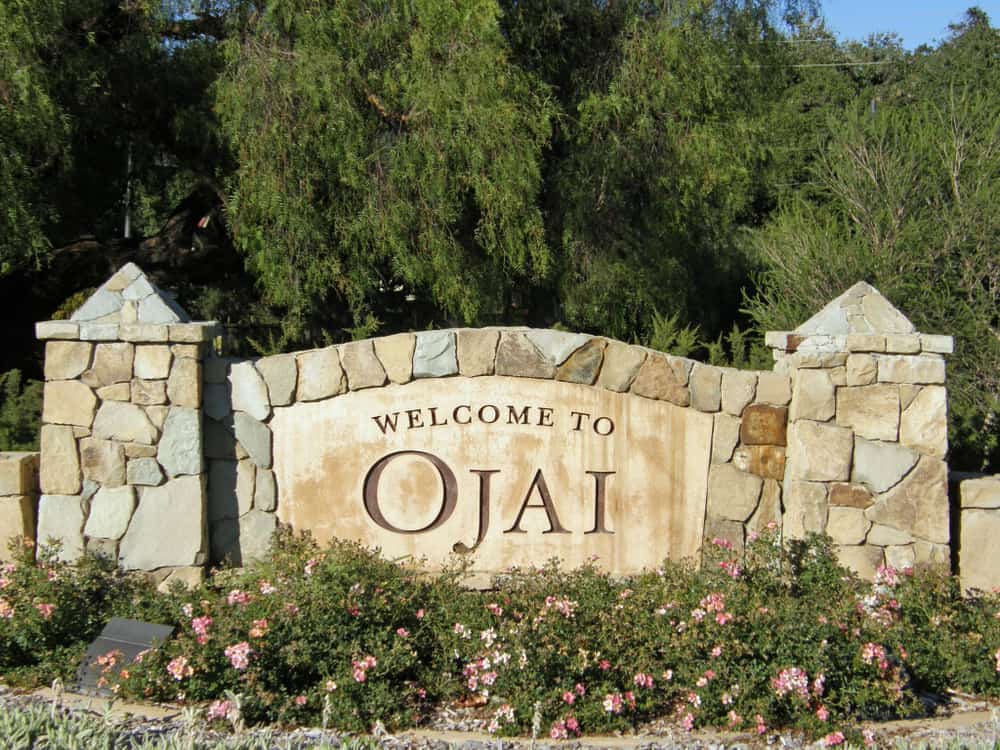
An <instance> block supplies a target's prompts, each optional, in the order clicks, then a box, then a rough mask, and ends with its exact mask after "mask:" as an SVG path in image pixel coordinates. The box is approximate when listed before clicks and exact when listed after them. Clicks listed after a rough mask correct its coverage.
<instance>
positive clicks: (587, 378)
mask: <svg viewBox="0 0 1000 750" xmlns="http://www.w3.org/2000/svg"><path fill="white" fill-rule="evenodd" d="M607 345H608V342H607V341H606V340H605V339H597V338H594V339H590V340H589V341H588V342H587V343H586V344H584V345H583V346H581V347H580V348H579V349H577V350H576V351H575V352H573V353H572V354H571V355H570V356H569V359H567V360H566V361H565V362H563V363H562V364H561V365H559V368H558V369H557V370H556V380H561V381H563V382H567V383H580V384H581V385H593V384H594V381H595V380H597V374H598V373H599V372H600V371H601V365H602V364H603V362H604V349H605V347H607ZM459 351H461V344H460V345H459Z"/></svg>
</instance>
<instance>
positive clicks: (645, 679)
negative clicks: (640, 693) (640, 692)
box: [632, 672, 653, 688]
mask: <svg viewBox="0 0 1000 750" xmlns="http://www.w3.org/2000/svg"><path fill="white" fill-rule="evenodd" d="M632 682H634V683H635V684H636V686H637V687H641V688H651V687H653V675H651V674H646V673H645V672H639V673H638V674H636V676H635V677H633V678H632Z"/></svg>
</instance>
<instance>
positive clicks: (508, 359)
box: [496, 331, 556, 379]
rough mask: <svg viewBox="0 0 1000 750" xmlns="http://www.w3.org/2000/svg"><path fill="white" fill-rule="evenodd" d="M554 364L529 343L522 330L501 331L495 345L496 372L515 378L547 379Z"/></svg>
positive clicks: (552, 370) (553, 370)
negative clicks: (498, 342)
mask: <svg viewBox="0 0 1000 750" xmlns="http://www.w3.org/2000/svg"><path fill="white" fill-rule="evenodd" d="M555 372H556V368H555V365H553V364H552V362H550V361H549V360H548V359H547V358H546V357H545V355H544V354H542V352H540V351H539V350H538V348H537V347H536V346H535V345H534V344H533V343H531V340H530V339H529V338H528V336H527V334H526V333H524V332H523V331H503V332H502V333H501V334H500V344H499V346H497V359H496V374H497V375H508V376H511V377H516V378H540V379H548V378H551V377H553V376H554V375H555Z"/></svg>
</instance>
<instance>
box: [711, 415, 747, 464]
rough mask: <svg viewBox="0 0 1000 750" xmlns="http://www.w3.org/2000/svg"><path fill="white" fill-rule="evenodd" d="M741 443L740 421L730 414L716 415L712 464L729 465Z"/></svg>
mask: <svg viewBox="0 0 1000 750" xmlns="http://www.w3.org/2000/svg"><path fill="white" fill-rule="evenodd" d="M739 441H740V420H739V419H737V418H736V417H731V416H729V415H728V414H716V415H715V427H714V428H713V430H712V463H713V464H724V463H728V462H729V460H730V459H732V457H733V451H734V450H735V449H736V444H737V443H739Z"/></svg>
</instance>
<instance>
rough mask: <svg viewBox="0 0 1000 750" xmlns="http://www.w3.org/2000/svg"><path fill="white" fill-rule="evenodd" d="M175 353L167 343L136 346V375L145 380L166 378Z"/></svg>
mask: <svg viewBox="0 0 1000 750" xmlns="http://www.w3.org/2000/svg"><path fill="white" fill-rule="evenodd" d="M173 358H174V355H173V353H172V352H171V351H170V347H169V346H167V345H166V344H163V345H162V346H161V345H156V344H150V345H140V346H137V347H136V348H135V376H136V377H137V378H142V379H143V380H166V379H167V377H168V376H169V375H170V363H171V362H173Z"/></svg>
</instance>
